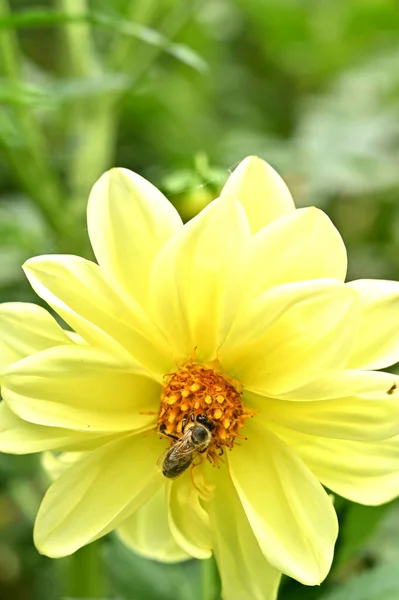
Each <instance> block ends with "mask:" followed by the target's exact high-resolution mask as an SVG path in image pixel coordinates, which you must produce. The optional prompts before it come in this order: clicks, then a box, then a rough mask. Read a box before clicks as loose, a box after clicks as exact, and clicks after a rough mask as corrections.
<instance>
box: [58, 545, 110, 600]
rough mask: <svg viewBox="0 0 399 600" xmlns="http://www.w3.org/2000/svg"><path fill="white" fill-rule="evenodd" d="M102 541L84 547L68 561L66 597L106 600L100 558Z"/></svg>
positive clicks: (102, 567) (75, 599)
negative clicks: (104, 599)
mask: <svg viewBox="0 0 399 600" xmlns="http://www.w3.org/2000/svg"><path fill="white" fill-rule="evenodd" d="M100 547H101V540H97V541H96V542H93V543H92V544H89V545H88V546H84V547H83V548H81V549H80V550H78V551H77V552H75V554H73V555H72V556H70V557H69V558H68V559H67V561H68V565H67V569H66V570H67V581H66V584H65V590H63V592H64V596H65V597H67V598H71V599H72V598H73V599H74V600H78V599H79V600H80V598H105V597H106V589H105V588H106V582H105V578H104V566H103V564H102V560H101V556H100V552H99V550H100Z"/></svg>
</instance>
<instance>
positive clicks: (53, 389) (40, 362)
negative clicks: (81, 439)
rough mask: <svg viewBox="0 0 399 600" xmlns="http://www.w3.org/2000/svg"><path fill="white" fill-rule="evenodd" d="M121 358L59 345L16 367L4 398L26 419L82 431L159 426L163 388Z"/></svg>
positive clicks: (10, 373)
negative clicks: (156, 421) (156, 418)
mask: <svg viewBox="0 0 399 600" xmlns="http://www.w3.org/2000/svg"><path fill="white" fill-rule="evenodd" d="M128 369H129V364H128V363H125V364H123V362H122V361H121V359H120V357H119V356H113V355H112V354H110V353H108V352H106V351H105V350H101V349H100V348H92V347H90V346H58V347H56V348H51V349H50V350H44V351H43V352H41V353H37V354H34V355H32V356H28V357H27V358H24V359H23V360H21V361H19V362H17V363H14V364H13V365H11V367H10V368H9V370H8V371H7V373H6V375H5V377H4V389H3V392H4V399H5V401H6V402H7V404H8V405H9V406H10V408H11V409H12V410H13V412H15V413H16V414H17V415H18V416H20V417H21V418H22V419H25V420H27V421H31V422H32V423H37V424H40V425H47V426H51V427H66V428H72V429H77V430H82V431H88V432H92V431H109V432H112V431H126V430H133V429H139V428H142V427H144V426H148V425H150V424H151V423H152V422H154V416H151V415H146V414H141V412H142V411H147V412H148V411H153V412H154V413H157V411H158V410H159V398H160V392H161V387H160V385H159V384H158V383H156V382H155V381H153V380H152V379H149V378H147V377H142V376H141V375H137V374H135V373H129V372H127V371H128Z"/></svg>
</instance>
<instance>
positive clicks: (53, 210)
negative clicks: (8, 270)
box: [0, 0, 68, 237]
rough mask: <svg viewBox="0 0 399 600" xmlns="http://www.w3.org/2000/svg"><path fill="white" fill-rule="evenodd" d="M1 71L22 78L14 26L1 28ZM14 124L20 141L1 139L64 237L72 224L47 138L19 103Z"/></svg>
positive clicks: (3, 3) (1, 12) (5, 9)
mask: <svg viewBox="0 0 399 600" xmlns="http://www.w3.org/2000/svg"><path fill="white" fill-rule="evenodd" d="M9 14H10V10H9V6H8V3H7V0H0V19H1V17H6V16H8V15H9ZM0 74H1V75H2V76H4V77H7V78H8V79H9V80H11V81H13V82H14V83H15V84H16V85H18V84H19V83H20V82H21V78H22V59H21V55H20V51H19V45H18V40H17V37H16V35H15V32H14V31H13V30H11V29H3V30H1V31H0ZM9 117H10V122H11V125H12V126H13V127H14V128H15V130H16V131H17V133H18V138H19V143H18V144H15V143H14V144H13V143H8V140H7V139H6V138H0V146H1V147H3V150H4V152H5V154H6V155H7V158H8V159H9V162H10V164H11V166H12V168H13V170H14V173H15V176H16V177H17V179H18V180H19V181H20V184H21V186H22V187H23V188H24V189H25V190H26V191H27V193H28V195H29V196H30V197H31V198H32V200H33V201H34V202H35V204H36V205H37V207H38V208H39V210H40V211H41V213H42V215H43V217H44V219H45V221H46V222H47V224H48V225H49V226H50V228H51V229H52V231H53V232H54V233H55V234H56V235H57V236H58V237H62V236H63V235H64V234H65V233H66V232H67V231H68V223H67V221H66V220H65V218H64V219H60V214H61V213H62V212H63V210H62V194H61V191H60V187H59V183H58V180H57V178H56V177H54V174H53V172H52V170H51V167H50V166H49V165H50V161H49V156H48V152H47V148H46V143H45V138H44V136H43V133H42V131H41V130H40V125H39V124H38V122H37V120H36V119H35V117H34V115H33V114H32V112H31V109H30V107H29V106H27V105H25V104H24V103H23V102H20V103H16V104H15V105H14V106H13V107H12V108H10V109H9Z"/></svg>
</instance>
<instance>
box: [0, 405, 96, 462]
mask: <svg viewBox="0 0 399 600" xmlns="http://www.w3.org/2000/svg"><path fill="white" fill-rule="evenodd" d="M103 439H104V435H103V434H100V433H91V432H89V433H86V432H83V431H71V430H69V429H61V428H59V427H43V426H42V425H34V424H33V423H28V422H27V421H23V420H22V419H20V418H19V417H17V415H15V414H14V413H13V412H12V411H11V410H10V409H9V408H8V406H7V405H6V403H5V402H2V403H1V404H0V452H7V453H10V454H31V453H33V452H42V451H43V450H49V449H57V450H63V449H65V448H69V447H71V446H74V445H79V444H82V443H83V444H84V443H91V444H94V445H100V444H101V441H102V440H103Z"/></svg>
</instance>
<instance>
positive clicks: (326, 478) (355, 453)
mask: <svg viewBox="0 0 399 600" xmlns="http://www.w3.org/2000/svg"><path fill="white" fill-rule="evenodd" d="M278 434H279V435H281V436H282V437H284V439H285V440H286V441H287V443H289V444H290V445H291V447H292V448H293V450H294V451H295V452H296V453H297V454H298V455H299V456H300V457H301V458H302V460H303V461H304V462H305V463H306V465H307V466H308V467H309V469H311V470H312V471H313V473H314V474H315V475H316V477H317V478H318V479H319V480H320V481H321V482H322V483H323V485H325V486H326V487H328V488H329V489H330V490H332V491H333V492H336V493H337V494H339V495H340V496H343V497H344V498H348V500H351V501H352V502H359V503H360V504H367V505H370V506H376V505H378V504H384V503H385V502H389V501H390V500H393V499H394V498H396V497H397V496H399V469H398V464H399V436H395V437H393V438H391V439H387V440H382V441H376V442H359V441H352V440H336V439H328V438H322V437H316V436H311V435H306V434H304V433H299V432H296V431H295V432H293V431H289V430H285V429H283V428H281V429H278Z"/></svg>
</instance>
